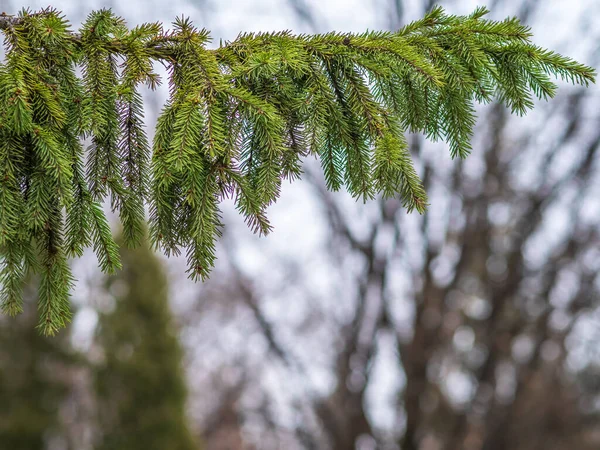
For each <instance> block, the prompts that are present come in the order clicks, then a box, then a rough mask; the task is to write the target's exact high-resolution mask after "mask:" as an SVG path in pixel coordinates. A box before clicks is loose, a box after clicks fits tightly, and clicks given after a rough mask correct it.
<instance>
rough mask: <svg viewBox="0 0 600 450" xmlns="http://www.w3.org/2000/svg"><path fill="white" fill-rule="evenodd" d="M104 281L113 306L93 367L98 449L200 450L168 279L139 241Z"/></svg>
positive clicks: (100, 328)
mask: <svg viewBox="0 0 600 450" xmlns="http://www.w3.org/2000/svg"><path fill="white" fill-rule="evenodd" d="M121 258H122V263H123V270H121V271H119V272H118V273H117V274H115V275H112V276H110V277H109V278H108V281H107V288H108V289H109V290H110V291H111V292H112V293H113V294H114V296H115V299H116V303H115V307H114V309H113V310H112V311H110V312H107V313H104V314H101V316H100V320H99V326H98V329H97V339H96V342H97V344H99V345H100V346H101V348H102V349H103V352H104V358H103V359H104V361H103V363H101V364H99V365H98V366H97V367H96V369H94V378H95V382H94V384H95V387H96V398H97V414H98V419H99V424H98V425H99V435H100V442H99V445H98V446H97V447H96V448H97V449H98V450H137V449H139V450H164V449H169V450H197V449H198V448H199V447H198V445H197V444H195V442H194V439H193V438H192V435H191V433H190V430H189V429H188V427H187V422H186V417H185V400H186V383H185V379H184V373H183V367H182V349H181V347H180V344H179V340H178V337H177V330H176V327H175V325H174V323H173V319H172V315H171V311H170V309H169V304H168V295H167V289H168V286H167V279H166V275H165V273H164V272H163V269H162V266H161V263H160V261H159V260H158V258H157V257H156V256H155V255H154V254H153V253H152V251H151V250H150V249H149V248H148V246H147V243H146V242H143V244H142V245H141V246H139V247H138V248H136V249H128V248H123V249H122V251H121Z"/></svg>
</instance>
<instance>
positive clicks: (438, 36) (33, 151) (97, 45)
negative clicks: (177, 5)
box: [0, 8, 595, 334]
mask: <svg viewBox="0 0 600 450" xmlns="http://www.w3.org/2000/svg"><path fill="white" fill-rule="evenodd" d="M486 13H487V11H486V9H485V8H477V9H476V10H475V11H474V12H473V13H472V14H471V15H468V16H453V15H447V14H445V13H444V11H443V10H442V9H441V8H434V9H433V10H432V11H430V12H429V13H428V14H427V15H426V16H425V17H424V18H423V19H421V20H418V21H416V22H413V23H411V24H409V25H407V26H406V27H404V28H402V29H400V30H398V31H396V32H366V33H360V34H353V33H333V32H332V33H327V34H319V35H312V36H311V35H298V36H296V35H293V34H291V33H289V32H279V33H258V34H242V35H240V36H239V37H238V38H237V39H235V40H234V41H232V42H225V43H221V45H220V46H219V47H218V48H216V49H209V48H208V47H207V43H208V42H209V40H210V37H209V33H208V32H207V31H206V30H198V29H196V28H195V27H194V26H193V25H192V23H191V22H190V21H189V20H188V19H185V18H180V19H177V20H176V21H175V23H174V28H173V30H172V31H165V30H164V29H163V27H162V25H161V24H158V23H151V24H143V25H140V26H137V27H135V28H133V29H131V30H129V29H128V28H127V27H126V25H125V23H124V21H123V20H122V19H120V18H118V17H116V16H114V15H113V14H112V12H111V11H109V10H101V11H96V12H93V13H91V14H90V15H89V17H88V18H87V20H86V22H85V23H84V24H83V26H82V28H81V30H80V32H79V33H73V32H71V31H70V29H69V24H68V22H67V21H66V20H65V19H64V18H63V17H62V16H61V15H60V14H59V13H58V12H57V11H55V10H53V9H46V10H43V11H40V12H36V13H32V12H29V11H22V12H21V13H20V14H19V15H18V16H16V17H13V16H6V15H2V16H0V29H1V30H2V31H3V33H4V34H5V42H6V61H5V62H4V63H3V64H1V65H0V255H1V267H0V284H1V286H0V289H1V290H0V307H1V309H2V310H3V311H4V312H5V313H8V314H11V315H14V314H16V313H18V312H20V311H21V303H22V300H21V285H22V280H23V277H24V276H25V273H26V272H28V271H35V272H40V273H41V285H40V296H39V298H40V301H39V309H40V328H41V330H42V331H43V332H44V333H47V334H52V333H55V332H56V331H57V330H58V329H59V328H60V327H62V326H64V324H65V323H66V322H67V321H68V320H69V319H70V317H71V312H70V308H69V292H70V288H71V285H72V277H71V272H70V270H69V266H68V264H67V258H68V257H70V256H80V255H81V254H82V252H83V249H84V248H85V247H86V246H88V245H92V246H93V247H94V250H95V252H96V254H97V255H98V259H99V262H100V267H101V268H102V269H103V270H104V271H106V272H109V273H110V272H113V271H114V270H116V269H118V268H119V267H120V262H119V257H118V248H117V245H116V244H115V242H114V240H113V239H112V237H111V234H110V229H109V227H108V224H107V220H106V217H105V215H104V212H103V211H102V208H101V206H100V205H101V203H102V202H103V201H104V200H105V199H107V198H108V199H110V204H111V206H112V208H113V209H114V210H115V211H118V213H119V215H120V218H121V222H122V225H123V229H124V236H125V244H126V245H130V246H135V245H137V244H138V243H139V242H140V240H141V236H142V230H143V229H144V221H145V217H144V205H145V204H147V203H148V204H149V205H150V236H151V240H152V243H153V245H155V246H157V247H159V248H161V249H162V250H163V251H164V252H165V253H166V254H167V255H170V254H178V253H179V252H180V251H181V250H182V249H184V250H185V251H186V252H187V257H188V271H189V275H190V277H191V278H193V279H197V278H202V279H204V278H205V277H206V276H207V274H208V273H209V270H210V268H211V267H212V266H213V264H214V260H215V240H216V238H217V237H218V236H219V233H220V227H221V223H220V215H219V204H220V202H221V201H222V200H223V198H224V197H227V196H233V197H234V198H235V201H236V205H237V207H238V209H239V211H240V213H241V214H242V215H243V216H244V217H245V218H246V220H247V222H248V225H249V226H250V228H251V229H253V230H254V231H256V232H259V233H262V234H266V233H268V232H269V231H270V225H269V222H268V220H267V218H266V216H265V210H266V208H267V207H268V206H269V205H270V204H271V203H272V202H274V201H275V200H276V199H277V197H278V195H279V191H280V186H281V182H282V180H284V179H289V180H293V179H295V178H298V177H300V175H301V159H302V158H303V157H305V156H308V155H311V156H314V157H317V158H318V159H319V160H320V161H321V164H322V167H323V171H324V174H325V179H326V181H327V185H328V187H329V188H330V189H332V190H338V189H341V188H342V187H344V188H345V189H347V190H348V191H349V192H350V193H351V194H352V195H353V196H354V197H355V198H357V199H363V200H365V201H366V200H368V199H371V198H374V196H376V195H378V194H382V195H385V196H399V197H400V198H401V200H402V201H403V203H404V205H405V206H406V208H407V209H408V210H409V211H410V210H413V209H416V210H417V211H419V212H421V213H422V212H424V211H425V208H426V206H427V197H426V194H425V192H424V189H423V187H422V185H421V182H420V180H419V177H418V176H417V173H416V171H415V170H414V168H413V165H412V161H411V158H410V154H409V151H408V146H407V144H406V140H405V137H404V132H406V131H409V132H421V133H424V134H425V135H426V136H427V137H428V138H430V139H433V140H444V141H446V142H447V143H448V144H449V148H450V153H451V155H452V156H453V157H455V156H460V157H466V156H467V154H468V153H469V151H470V149H471V147H470V143H469V140H470V137H471V132H472V128H473V126H474V123H475V113H474V104H475V103H476V102H482V103H486V102H490V101H492V100H494V99H496V100H498V101H500V102H502V103H503V104H505V105H506V106H507V107H508V108H510V110H511V111H512V112H514V113H517V114H524V113H525V112H526V111H527V110H528V109H529V108H531V107H532V106H533V95H535V96H537V97H538V98H544V99H547V98H549V97H552V96H553V95H554V94H555V91H556V85H555V84H554V83H553V82H552V81H551V79H550V75H554V76H558V77H561V78H563V79H566V80H568V81H571V82H573V83H579V84H585V85H587V84H588V83H589V82H593V80H594V75H595V73H594V70H593V69H592V68H591V67H587V66H585V65H582V64H579V63H577V62H575V61H573V60H571V59H569V58H567V57H564V56H561V55H558V54H556V53H554V52H552V51H549V50H546V49H543V48H540V47H538V46H536V45H534V44H532V43H531V41H530V38H531V33H530V30H529V28H528V27H527V26H524V25H522V24H521V23H519V21H518V20H517V19H516V18H510V19H506V20H503V21H491V20H486V19H485V18H484V16H485V14H486ZM156 61H159V62H161V63H162V64H163V65H165V66H166V67H167V68H168V71H169V80H168V84H169V90H170V95H169V99H168V101H167V103H166V105H165V106H164V108H163V110H162V113H161V115H160V117H159V119H158V123H157V126H156V134H155V137H154V142H153V143H152V152H151V151H150V145H149V143H148V139H147V137H146V133H145V130H144V126H143V105H142V101H141V96H140V93H139V85H140V83H143V84H146V85H148V86H149V87H150V88H152V89H154V88H155V87H156V86H157V85H158V84H159V82H160V80H159V77H158V76H157V74H156V73H155V72H154V71H153V63H154V62H156ZM77 67H79V68H81V69H82V72H83V76H82V78H79V77H78V76H77V75H76V71H75V69H76V68H77ZM81 138H89V140H90V142H91V145H90V146H89V148H88V150H87V154H84V150H83V147H82V143H81Z"/></svg>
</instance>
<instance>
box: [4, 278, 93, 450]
mask: <svg viewBox="0 0 600 450" xmlns="http://www.w3.org/2000/svg"><path fill="white" fill-rule="evenodd" d="M36 290H37V286H36V285H35V284H34V283H33V282H32V280H31V279H30V280H28V281H27V282H26V284H25V289H24V297H25V300H26V301H25V304H24V309H25V311H24V313H23V314H21V315H20V316H19V317H17V318H15V319H10V320H8V318H7V317H0V450H32V449H39V450H43V449H46V448H49V446H48V444H49V441H50V440H51V439H52V437H59V438H61V440H62V439H63V438H64V437H65V436H66V435H67V434H68V433H67V430H66V428H65V425H64V424H63V423H61V414H59V410H60V407H61V405H62V404H63V403H65V402H66V401H67V400H68V397H69V395H70V394H71V384H72V374H73V372H75V370H77V369H78V368H81V367H82V366H83V364H84V363H83V362H82V361H81V360H79V358H78V356H77V354H76V353H75V351H74V350H73V349H72V348H71V346H70V344H69V338H70V337H69V335H68V334H62V335H61V336H58V337H56V338H48V337H46V336H42V335H40V333H39V332H38V331H37V330H36V329H35V324H36V322H37V313H36V306H35V302H36V299H37V296H38V295H37V293H36Z"/></svg>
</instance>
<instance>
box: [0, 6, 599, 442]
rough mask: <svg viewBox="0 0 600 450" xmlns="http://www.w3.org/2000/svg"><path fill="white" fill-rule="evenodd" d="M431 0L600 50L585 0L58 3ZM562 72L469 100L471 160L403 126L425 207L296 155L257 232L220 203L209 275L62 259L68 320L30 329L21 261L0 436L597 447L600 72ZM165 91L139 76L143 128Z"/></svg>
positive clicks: (31, 314)
mask: <svg viewBox="0 0 600 450" xmlns="http://www.w3.org/2000/svg"><path fill="white" fill-rule="evenodd" d="M434 4H440V5H441V6H443V7H444V8H445V9H446V11H447V12H449V13H452V14H467V13H469V12H471V11H472V10H473V9H474V8H475V7H476V6H477V5H485V6H487V7H488V8H489V9H490V10H491V14H490V16H491V18H494V19H503V18H505V17H506V16H509V15H510V16H513V15H516V16H518V17H520V18H521V20H523V21H524V22H526V23H527V24H529V25H531V27H532V31H533V33H534V38H533V40H534V42H535V43H536V44H538V45H541V46H543V47H548V48H550V49H553V50H555V51H558V52H560V53H563V54H566V55H568V56H571V57H574V58H575V59H577V60H579V61H580V62H582V63H585V64H588V65H591V66H593V67H596V68H597V67H598V66H599V64H598V63H599V60H600V3H599V2H597V1H594V0H571V1H569V2H564V1H561V0H544V1H542V0H488V1H482V2H474V1H462V0H461V1H458V0H456V1H454V0H447V1H439V2H433V1H429V0H410V1H403V0H372V1H369V0H344V1H342V0H330V1H327V2H325V1H317V0H230V1H219V0H190V1H186V0H172V1H169V2H146V1H143V0H129V1H127V2H116V1H111V0H104V1H90V2H77V1H67V0H55V1H54V2H53V3H52V6H53V7H56V8H57V9H59V10H62V11H63V12H64V13H65V14H66V16H67V17H68V18H69V19H70V21H71V22H72V24H73V25H74V27H77V26H79V24H80V23H81V22H82V21H83V19H84V18H85V16H86V15H87V14H88V13H89V12H90V11H91V10H93V9H99V8H101V7H110V8H113V10H114V11H115V12H116V13H117V14H118V15H121V16H122V17H124V18H125V19H126V20H127V22H128V24H129V25H130V26H134V25H136V24H139V23H142V22H148V21H160V22H164V23H165V24H166V25H168V24H170V23H171V22H172V20H173V19H174V18H175V17H176V16H177V15H181V14H184V15H187V16H190V17H191V18H192V19H193V21H194V22H195V24H196V25H197V26H199V27H206V28H207V29H209V30H211V32H212V37H213V43H212V44H211V45H214V46H216V45H218V44H219V41H220V39H223V40H232V39H234V38H235V37H236V35H237V34H238V33H239V32H240V31H275V30H283V29H291V30H293V31H295V32H307V33H314V32H324V31H332V30H336V31H354V32H360V31H365V30H366V29H387V30H394V29H397V28H399V27H401V26H402V25H403V24H406V23H407V22H410V21H411V20H414V19H417V18H420V17H421V16H422V15H423V14H424V13H425V11H427V10H429V9H430V8H431V7H432V6H433V5H434ZM45 6H47V3H42V2H37V1H33V2H29V3H18V2H16V1H7V0H0V10H2V11H5V12H7V13H15V12H16V11H17V10H19V9H21V8H22V7H31V8H33V9H37V8H40V7H45ZM159 68H160V67H157V69H159ZM559 84H560V89H559V91H558V95H557V97H556V98H555V99H553V100H551V101H550V102H549V103H545V102H540V103H539V104H537V105H536V108H535V109H534V110H533V111H532V112H530V113H529V114H528V115H527V116H526V117H520V118H519V117H513V116H511V115H510V114H509V112H508V111H507V110H506V109H505V108H504V107H501V106H498V105H495V104H492V105H487V106H485V107H480V108H478V117H479V119H478V125H477V127H476V130H475V135H474V138H473V152H472V154H471V155H470V156H469V157H468V158H467V159H466V160H462V161H461V160H452V159H451V158H450V155H449V152H448V149H447V146H446V145H445V144H443V143H437V144H432V143H430V142H427V141H426V140H425V139H424V138H423V137H422V136H419V135H410V136H408V138H409V142H410V144H411V151H412V154H413V156H414V159H415V161H416V165H417V168H418V171H419V173H420V175H421V177H422V179H423V180H424V182H425V185H426V188H427V191H428V193H429V197H430V203H431V205H430V207H429V211H428V212H427V214H425V215H422V216H420V215H418V214H416V213H412V214H407V213H406V211H405V210H403V209H402V208H401V205H400V203H399V202H398V201H396V200H394V199H390V200H386V201H383V200H376V201H371V202H368V203H367V204H362V203H357V202H355V201H354V200H352V199H351V198H350V196H349V195H347V194H345V193H330V192H328V191H327V190H326V189H325V187H324V186H325V185H324V182H323V178H322V175H321V172H320V169H319V166H318V163H317V162H316V161H314V160H309V161H307V162H306V165H305V174H304V176H303V180H302V181H301V182H296V183H295V184H293V185H286V186H285V187H284V188H283V191H282V195H281V198H280V200H279V202H278V203H277V204H276V205H274V206H272V207H271V208H270V210H269V214H270V218H271V221H272V223H273V225H274V227H275V231H274V232H273V233H272V234H271V235H270V236H269V237H268V238H266V239H265V238H260V239H259V238H258V237H256V236H254V235H252V233H251V232H250V231H249V230H248V229H246V227H245V225H244V223H243V220H242V219H241V218H240V217H237V214H236V212H235V208H234V207H233V205H232V204H230V203H225V204H224V206H223V213H224V218H225V223H226V227H225V230H224V237H223V238H222V239H221V241H220V243H219V247H218V256H219V259H218V262H217V267H216V269H215V270H214V272H213V274H212V276H211V278H210V280H209V281H208V282H206V283H198V284H194V283H192V282H190V281H189V280H187V279H186V276H185V261H181V260H178V259H176V258H175V259H173V258H171V259H166V258H164V257H163V256H162V255H154V254H152V253H151V252H150V251H149V250H148V249H147V248H140V249H137V250H133V251H131V250H130V251H123V263H124V269H123V271H121V272H120V273H118V274H117V275H115V276H112V277H106V276H104V275H102V274H101V273H100V271H99V269H98V268H97V263H96V260H95V258H94V256H93V255H92V254H91V252H90V253H89V254H86V256H85V257H84V258H83V259H81V260H77V261H73V262H72V264H73V269H74V271H75V274H76V276H77V279H78V282H77V288H76V290H75V292H74V298H73V301H74V303H75V307H76V315H75V319H74V321H73V323H72V324H71V326H70V327H69V328H68V329H66V330H64V331H62V332H61V333H60V335H59V336H58V337H54V338H43V337H41V336H39V334H38V332H37V330H35V328H34V326H35V323H36V320H37V315H36V314H37V313H36V294H35V292H36V280H35V279H31V280H30V281H28V286H27V289H26V311H25V312H24V313H23V314H22V315H20V316H18V317H17V318H15V319H10V318H8V317H0V450H67V449H69V450H88V449H106V450H109V449H110V450H137V449H140V450H142V449H143V450H153V449H157V450H163V449H164V450H188V449H189V450H192V449H204V450H226V449H228V450H237V449H257V450H259V449H261V450H262V449H264V450H271V449H285V450H287V449H289V450H295V449H319V450H320V449H331V450H346V449H359V450H371V449H389V450H393V449H394V450H399V449H401V450H417V449H419V450H462V449H465V450H480V449H481V450H505V449H506V450H508V449H510V450H536V449H540V450H542V449H543V450H558V449H561V450H564V449H581V450H588V449H589V450H592V449H596V450H597V449H599V448H600V275H599V272H600V155H599V153H600V152H599V149H600V87H599V86H598V85H595V86H591V87H590V88H588V89H583V88H579V87H572V86H569V85H566V84H565V83H559ZM166 94H167V92H166V86H163V88H161V89H160V90H159V92H158V93H151V94H148V93H147V95H145V99H146V103H145V104H146V118H147V125H148V131H149V134H150V135H152V129H153V125H154V122H155V119H156V116H157V114H158V112H159V110H160V108H161V106H162V103H163V101H164V100H165V99H166ZM115 232H116V233H118V230H117V226H116V223H115Z"/></svg>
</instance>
